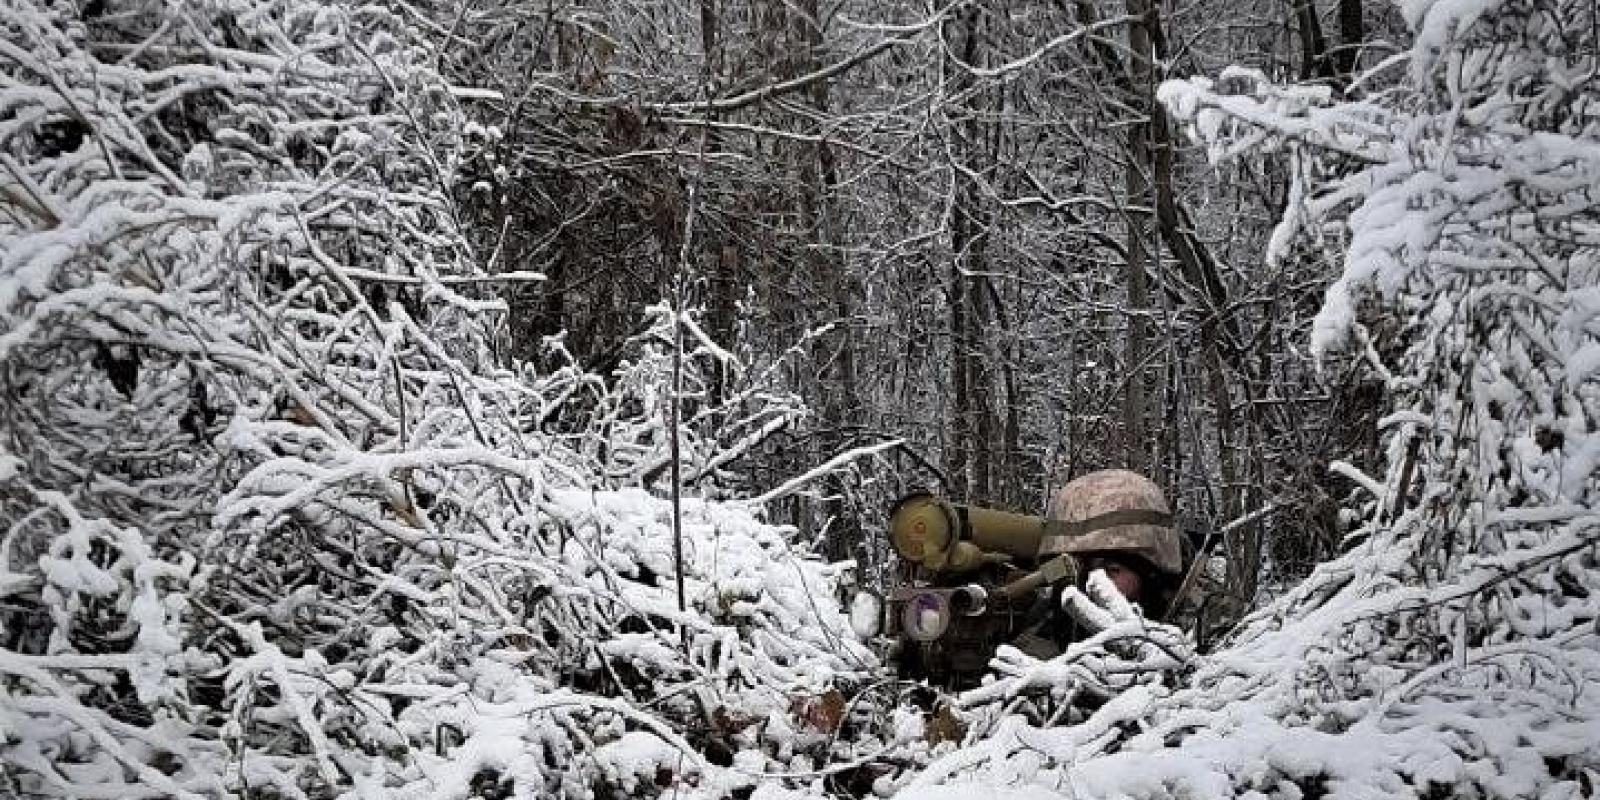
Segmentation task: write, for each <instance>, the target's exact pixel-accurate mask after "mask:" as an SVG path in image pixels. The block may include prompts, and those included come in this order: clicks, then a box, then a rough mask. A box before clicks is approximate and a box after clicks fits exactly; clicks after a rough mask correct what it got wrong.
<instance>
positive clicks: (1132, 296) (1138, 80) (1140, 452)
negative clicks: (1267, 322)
mask: <svg viewBox="0 0 1600 800" xmlns="http://www.w3.org/2000/svg"><path fill="white" fill-rule="evenodd" d="M1127 9H1128V13H1129V14H1130V15H1132V16H1134V17H1137V19H1136V21H1134V22H1132V23H1130V24H1129V25H1128V50H1129V59H1128V70H1129V75H1128V81H1129V84H1130V86H1131V88H1132V89H1133V94H1134V97H1135V98H1136V102H1135V103H1134V108H1135V109H1137V110H1138V111H1140V112H1142V113H1144V114H1145V115H1146V116H1145V117H1144V118H1143V119H1141V120H1138V121H1137V122H1136V124H1133V125H1130V126H1128V163H1127V165H1126V169H1125V171H1124V173H1123V175H1124V182H1123V188H1124V189H1125V191H1126V193H1127V195H1126V199H1125V202H1124V206H1123V209H1124V210H1123V214H1124V216H1125V218H1126V220H1127V225H1128V231H1127V235H1128V256H1127V258H1128V262H1127V284H1128V309H1127V310H1128V338H1127V341H1126V351H1125V355H1124V358H1123V360H1124V362H1125V364H1126V367H1125V369H1126V370H1127V376H1126V386H1127V394H1126V395H1125V397H1124V399H1123V404H1122V430H1123V436H1124V437H1126V438H1125V441H1126V446H1125V447H1124V450H1125V452H1126V458H1127V467H1128V468H1129V469H1131V470H1134V471H1136V472H1146V471H1147V470H1148V466H1149V453H1148V450H1147V447H1148V441H1147V436H1146V433H1145V430H1146V421H1147V417H1148V415H1149V413H1150V411H1149V407H1148V406H1149V402H1148V400H1147V398H1146V396H1145V394H1146V391H1145V389H1146V387H1145V379H1144V375H1145V370H1144V369H1143V367H1142V363H1143V361H1144V357H1145V350H1146V344H1145V339H1146V338H1147V336H1148V326H1149V320H1148V318H1147V316H1146V313H1145V312H1146V310H1147V309H1148V308H1149V307H1150V286H1149V272H1148V271H1147V270H1148V268H1149V262H1150V258H1151V256H1152V255H1153V254H1156V253H1157V252H1158V250H1156V249H1153V248H1151V247H1149V242H1148V240H1147V239H1146V237H1147V236H1148V235H1149V233H1147V231H1148V230H1149V228H1150V226H1149V224H1148V220H1149V216H1150V215H1149V212H1148V211H1136V210H1134V209H1135V208H1137V207H1141V206H1143V207H1148V205H1149V199H1150V197H1151V194H1150V181H1149V178H1148V176H1147V174H1146V172H1145V170H1146V169H1147V168H1148V167H1149V165H1150V164H1151V163H1152V162H1151V158H1150V129H1151V125H1150V117H1149V116H1148V115H1149V114H1151V113H1153V111H1152V108H1153V106H1154V104H1155V103H1154V101H1155V98H1154V97H1152V96H1151V92H1152V86H1153V74H1152V72H1151V69H1152V62H1151V55H1152V54H1151V41H1150V29H1149V27H1148V25H1149V22H1148V21H1147V20H1148V17H1149V16H1150V15H1151V14H1152V13H1153V11H1152V9H1151V7H1150V3H1149V0H1127Z"/></svg>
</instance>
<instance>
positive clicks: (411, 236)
mask: <svg viewBox="0 0 1600 800" xmlns="http://www.w3.org/2000/svg"><path fill="white" fill-rule="evenodd" d="M415 13H416V12H415V11H414V10H413V9H412V7H411V6H409V5H407V4H405V3H396V4H393V5H392V6H391V5H384V4H365V5H339V4H334V5H325V4H321V3H311V2H280V3H271V4H260V5H254V6H244V5H240V4H236V3H229V2H210V1H209V0H184V1H182V2H150V1H149V0H130V1H129V2H106V3H99V2H97V3H89V4H85V5H84V11H83V12H82V15H81V16H80V14H79V12H78V11H77V10H76V9H75V8H74V4H71V3H56V2H47V1H46V0H7V2H6V3H5V5H4V9H3V13H0V28H3V31H4V35H3V36H0V167H3V168H4V176H5V177H4V182H3V183H0V190H3V191H4V196H3V198H0V364H3V368H0V396H4V397H5V398H6V401H5V402H4V403H0V537H3V538H0V764H3V765H5V770H4V771H3V778H0V781H3V783H0V794H6V795H8V796H16V795H21V796H51V797H65V796H74V797H117V798H135V797H182V798H194V797H220V796H249V797H263V798H266V797H285V798H305V797H334V796H343V797H386V798H387V797H411V796H427V797H429V798H448V797H466V796H468V795H471V794H478V795H485V796H517V797H551V796H573V797H587V796H594V795H596V794H598V795H601V796H605V795H609V794H628V793H640V794H653V793H655V792H656V791H659V790H661V789H662V788H663V787H667V786H671V787H674V790H675V791H679V792H680V793H684V795H685V796H693V792H695V791H699V792H703V793H705V794H706V795H708V796H724V795H726V794H727V793H729V792H730V791H734V790H736V789H739V788H741V787H744V788H748V787H749V786H750V785H751V784H752V782H753V781H754V780H755V778H754V776H755V775H758V774H760V773H761V772H763V771H765V770H769V769H772V768H774V766H775V765H776V766H778V767H780V768H789V767H791V766H793V763H791V762H792V761H793V760H794V759H797V758H798V759H800V763H802V764H803V762H804V761H805V758H804V756H805V755H806V754H807V753H808V752H809V753H816V752H818V751H819V749H820V748H821V747H822V744H820V743H822V742H823V741H824V740H825V737H822V736H820V735H809V737H808V735H807V733H806V732H805V731H803V730H802V731H795V730H793V726H790V725H788V724H787V723H786V722H785V721H784V720H783V719H779V718H778V717H782V716H783V714H782V713H781V712H784V711H785V710H786V709H787V706H788V704H789V703H790V702H791V697H790V694H791V693H792V692H794V691H795V690H797V689H800V688H805V689H808V690H810V691H813V692H816V691H821V690H823V689H826V688H827V687H828V686H829V685H832V684H834V683H847V682H849V681H852V680H854V679H855V678H854V676H855V675H856V674H857V673H859V672H861V671H862V670H864V669H865V668H867V667H869V666H870V661H871V657H870V654H867V653H865V652H864V651H862V650H861V649H860V648H859V646H857V645H855V644H854V643H852V642H849V641H842V640H840V639H839V638H838V637H837V636H836V634H834V633H833V632H834V631H839V630H843V629H845V627H846V626H845V624H844V617H843V616H842V615H841V614H840V612H839V609H838V608H837V607H836V606H835V604H833V603H831V602H829V598H831V597H832V596H833V594H832V590H833V588H834V585H835V583H836V581H837V580H838V579H839V576H840V572H839V568H835V567H826V566H823V565H820V564H817V563H814V562H809V561H803V560H800V559H797V558H794V557H793V556H791V555H790V554H789V552H788V548H787V543H786V541H785V531H783V530H780V529H776V528H773V527H770V526H767V525H764V524H762V523H760V522H759V521H758V520H757V519H756V518H755V517H753V516H752V515H751V514H750V513H749V512H748V511H744V510H740V509H739V508H736V507H724V506H716V505H711V504H706V503H699V502H689V503H687V504H686V507H685V509H684V538H685V549H686V553H685V559H686V562H687V563H686V566H685V570H684V573H685V574H684V576H683V577H684V578H685V579H686V580H685V582H686V587H685V588H686V594H687V600H688V607H687V608H684V609H682V610H680V608H679V607H678V604H677V601H676V587H675V586H674V581H673V578H674V572H675V569H674V564H673V560H672V557H671V553H672V545H673V537H672V533H671V530H672V528H671V525H670V519H671V516H670V513H669V511H670V509H669V507H668V505H667V504H666V503H664V502H662V501H660V500H658V499H656V498H655V497H653V496H652V495H650V494H647V493H646V492H645V491H643V489H642V488H639V487H641V486H645V485H647V484H648V482H649V481H650V479H651V478H652V476H654V475H656V474H658V473H659V472H660V469H659V466H660V464H661V463H662V460H663V458H665V453H667V452H668V443H667V437H666V436H665V433H664V432H665V430H666V429H665V427H664V415H663V414H662V413H660V408H661V403H662V402H663V401H664V398H665V397H666V395H665V394H664V392H663V389H662V387H663V386H665V385H667V384H666V383H665V382H663V381H661V380H659V379H658V378H659V375H660V374H661V373H662V372H663V371H664V370H665V369H666V368H667V365H668V364H669V363H670V353H669V352H668V351H667V350H666V349H664V346H663V344H662V341H663V340H665V341H667V342H670V341H671V337H670V336H663V326H665V330H667V331H670V330H671V326H673V325H677V324H680V322H681V321H682V320H681V319H680V318H679V317H678V316H676V315H673V314H669V313H663V314H661V315H659V319H660V320H661V324H660V325H658V326H657V327H656V329H654V330H652V331H649V332H647V333H645V334H644V335H642V336H641V337H639V339H638V340H637V341H636V342H635V346H634V347H633V348H632V349H631V351H630V354H629V358H628V360H627V361H626V363H625V364H624V365H623V367H622V368H621V369H620V370H619V371H618V372H617V373H616V374H613V375H607V376H596V375H591V374H586V373H585V372H584V371H582V370H581V369H579V368H578V367H576V366H574V365H570V361H569V366H568V367H566V368H564V369H557V370H555V371H552V372H549V373H547V374H539V375H536V374H531V373H527V372H515V371H512V370H509V369H507V368H506V367H505V366H503V365H504V364H505V363H506V362H505V361H504V360H502V359H500V358H499V357H498V352H497V351H498V347H499V344H500V343H499V342H497V340H496V338H495V327H494V325H495V324H497V321H499V320H500V319H502V316H501V315H502V312H503V309H502V308H501V307H500V305H499V304H498V303H497V302H495V301H493V300H492V299H489V298H491V297H492V295H490V294H488V293H487V292H486V291H485V288H484V287H485V286H486V285H488V284H489V282H491V281H501V282H503V281H527V280H538V278H539V276H538V275H536V274H534V273H532V272H526V271H523V272H518V271H512V272H502V273H499V274H495V275H488V274H485V273H483V272H482V271H481V270H480V269H479V267H478V266H477V264H478V263H479V262H478V260H477V259H476V258H475V257H474V255H473V254H472V253H470V252H469V250H468V248H467V247H466V245H465V244H464V242H465V241H466V238H465V237H464V236H463V234H462V231H461V230H460V229H459V227H458V224H457V219H456V217H455V214H454V208H455V206H454V204H453V201H452V197H451V191H450V190H451V188H452V186H453V185H454V182H455V177H454V176H455V170H456V168H457V166H458V165H459V164H460V163H461V162H462V160H463V159H467V158H471V157H473V153H474V152H475V147H476V143H477V142H479V141H481V140H483V139H486V138H488V137H491V136H492V135H493V134H492V132H491V131H484V130H479V129H474V128H472V127H471V126H468V125H465V124H463V122H462V118H461V116H460V115H459V113H458V112H457V110H456V103H455V97H454V94H455V92H454V90H452V89H451V88H450V87H448V86H446V85H445V84H444V83H442V82H441V81H440V80H439V79H438V78H437V76H436V75H434V74H433V73H431V72H430V71H429V70H427V69H425V68H421V67H419V66H418V65H422V64H427V63H429V62H430V61H431V60H432V55H433V53H434V48H436V47H437V46H439V45H438V44H437V43H436V42H437V40H438V35H437V32H434V31H431V30H429V29H428V28H427V27H426V26H425V25H424V23H423V21H422V20H420V19H417V18H414V17H413V16H412V15H414V14H415ZM419 30H428V31H429V33H428V36H426V37H423V36H417V35H415V32H416V31H419ZM689 341H690V344H691V345H694V346H693V347H691V352H688V353H687V354H686V355H685V357H684V360H685V363H686V369H687V373H688V378H687V380H686V393H687V394H688V396H689V399H688V400H687V405H688V406H689V413H688V419H689V426H688V428H687V429H686V433H685V435H686V437H687V439H688V440H687V442H686V445H685V451H686V454H687V455H686V461H687V468H688V471H689V474H690V475H691V476H695V475H700V476H707V475H716V474H725V473H726V471H727V470H728V469H730V468H731V467H732V466H733V465H734V464H735V463H736V462H735V459H736V457H737V456H738V455H739V454H740V452H742V451H743V449H746V448H750V447H753V446H756V445H758V444H759V442H760V441H761V438H762V436H763V435H765V433H769V432H770V431H772V430H774V429H775V428H777V427H779V426H781V425H782V424H783V422H784V421H785V420H786V419H790V418H792V417H793V416H794V415H795V414H797V413H799V411H800V410H799V408H798V407H797V405H796V404H795V403H794V401H793V400H792V399H791V398H787V397H785V396H782V395H775V394H771V393H762V392H759V391H755V390H753V389H752V390H750V391H739V390H738V389H737V386H738V383H737V381H724V384H725V385H733V386H735V390H732V391H728V392H726V393H725V394H724V395H723V397H722V398H720V399H717V400H716V401H715V402H712V401H710V400H707V399H703V398H702V399H696V397H695V396H694V395H693V390H694V386H695V380H696V376H698V375H701V374H704V373H705V371H707V370H710V369H720V370H734V369H735V367H736V365H729V364H728V363H726V362H727V360H728V359H727V354H726V353H723V352H721V351H720V350H718V349H716V348H715V346H714V345H712V344H711V343H709V342H704V341H699V340H697V339H695V338H693V337H690V339H689ZM547 347H548V348H549V350H550V352H551V353H552V354H554V355H555V356H559V355H560V353H561V348H560V342H559V340H552V341H550V342H548V343H547ZM556 360H559V359H556ZM756 377H759V376H756ZM755 379H756V378H755V377H751V378H748V380H750V381H754V380H755ZM752 385H754V384H753V383H752ZM769 714H771V715H773V716H774V719H772V720H769V719H768V718H767V717H768V715H769Z"/></svg>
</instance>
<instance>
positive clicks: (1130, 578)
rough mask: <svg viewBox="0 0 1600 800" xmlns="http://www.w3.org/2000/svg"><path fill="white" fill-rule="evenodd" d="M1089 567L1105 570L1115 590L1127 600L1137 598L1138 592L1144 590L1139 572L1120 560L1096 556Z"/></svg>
mask: <svg viewBox="0 0 1600 800" xmlns="http://www.w3.org/2000/svg"><path fill="white" fill-rule="evenodd" d="M1091 569H1102V570H1105V573H1106V577H1107V578H1110V579H1111V584H1112V585H1113V586H1116V587H1117V591H1118V592H1121V593H1122V596H1123V597H1126V598H1128V599H1129V600H1135V601H1136V600H1138V599H1139V594H1140V593H1141V592H1143V591H1144V580H1143V579H1142V578H1140V577H1139V573H1137V572H1134V571H1133V570H1132V569H1130V568H1128V567H1127V566H1125V565H1123V564H1122V563H1121V562H1117V561H1113V560H1111V559H1109V558H1098V559H1095V561H1094V562H1093V564H1092V565H1091Z"/></svg>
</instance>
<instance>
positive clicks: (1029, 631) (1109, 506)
mask: <svg viewBox="0 0 1600 800" xmlns="http://www.w3.org/2000/svg"><path fill="white" fill-rule="evenodd" d="M1050 518H1051V519H1052V520H1056V521H1059V522H1064V523H1069V524H1071V525H1073V526H1078V527H1081V528H1082V530H1081V531H1079V532H1076V533H1073V534H1068V535H1052V536H1046V537H1045V538H1044V541H1043V542H1042V543H1041V545H1040V548H1039V549H1040V554H1039V558H1040V560H1041V561H1043V560H1045V559H1049V558H1051V557H1054V556H1057V555H1060V554H1063V553H1066V554H1070V555H1072V556H1073V557H1074V558H1075V559H1077V561H1078V564H1079V565H1080V567H1081V568H1080V569H1079V570H1078V576H1079V577H1078V580H1079V582H1080V584H1081V583H1082V582H1083V581H1085V580H1086V579H1087V578H1088V576H1089V575H1090V574H1091V573H1093V572H1094V571H1095V570H1097V569H1098V570H1103V571H1104V572H1105V573H1106V577H1107V578H1109V579H1110V580H1111V583H1112V585H1114V586H1116V588H1117V591H1118V592H1120V593H1121V594H1122V596H1123V597H1126V598H1127V599H1128V600H1130V601H1132V602H1135V603H1138V604H1139V606H1140V608H1141V609H1143V611H1144V613H1145V616H1146V617H1148V618H1150V619H1157V620H1159V619H1161V618H1162V617H1164V616H1165V615H1166V613H1167V611H1168V607H1169V606H1170V605H1171V603H1172V601H1173V599H1174V595H1175V594H1176V593H1177V589H1178V585H1179V583H1180V582H1181V579H1182V576H1183V560H1184V559H1183V549H1182V548H1183V546H1182V543H1181V542H1182V540H1181V538H1180V537H1179V535H1178V533H1177V531H1176V530H1175V529H1174V528H1173V527H1172V511H1171V509H1170V508H1169V507H1168V506H1167V499H1166V497H1165V496H1163V495H1162V492H1161V489H1160V487H1158V486H1156V485H1155V483H1153V482H1152V481H1151V480H1150V479H1149V478H1146V477H1144V476H1143V475H1140V474H1138V473H1136V472H1130V471H1128V470H1125V469H1107V470H1100V471H1098V472H1091V473H1089V474H1087V475H1084V476H1082V477H1079V478H1076V479H1074V480H1072V481H1070V482H1068V483H1067V484H1066V485H1065V486H1062V487H1061V489H1060V490H1059V491H1057V492H1056V495H1055V497H1054V498H1053V499H1052V501H1051V503H1050ZM1079 588H1082V587H1081V585H1080V587H1079ZM1061 589H1065V587H1058V591H1057V592H1056V593H1055V595H1054V597H1053V600H1054V601H1055V602H1051V603H1048V604H1045V606H1044V607H1043V608H1042V609H1041V610H1040V611H1041V612H1042V615H1041V616H1036V617H1034V619H1033V620H1032V624H1030V625H1028V626H1027V628H1026V629H1025V630H1024V631H1023V632H1022V633H1021V634H1019V635H1018V636H1017V637H1016V638H1015V639H1014V640H1013V644H1015V645H1016V647H1017V648H1018V649H1020V650H1022V651H1023V652H1025V653H1028V654H1029V655H1032V656H1034V657H1036V658H1052V657H1054V656H1056V655H1058V654H1060V653H1061V652H1062V651H1063V650H1064V649H1065V648H1066V646H1067V645H1068V644H1071V643H1072V642H1074V641H1076V640H1078V639H1080V638H1083V636H1085V635H1086V634H1087V633H1089V632H1087V631H1083V630H1082V629H1081V628H1080V627H1079V626H1078V625H1077V623H1076V622H1075V621H1074V620H1072V619H1071V618H1070V617H1068V615H1066V614H1064V613H1062V612H1061V611H1060V608H1061V606H1060V603H1059V600H1060V590H1061ZM1036 613H1037V612H1036Z"/></svg>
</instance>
